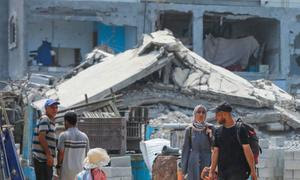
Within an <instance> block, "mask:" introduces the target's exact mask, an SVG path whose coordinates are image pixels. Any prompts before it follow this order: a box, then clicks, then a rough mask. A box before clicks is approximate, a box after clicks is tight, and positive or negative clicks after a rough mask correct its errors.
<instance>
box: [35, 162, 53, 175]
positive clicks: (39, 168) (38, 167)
mask: <svg viewBox="0 0 300 180" xmlns="http://www.w3.org/2000/svg"><path fill="white" fill-rule="evenodd" d="M33 165H34V171H35V176H36V180H52V176H53V168H52V167H50V166H48V165H47V162H40V161H38V160H37V159H35V158H33Z"/></svg>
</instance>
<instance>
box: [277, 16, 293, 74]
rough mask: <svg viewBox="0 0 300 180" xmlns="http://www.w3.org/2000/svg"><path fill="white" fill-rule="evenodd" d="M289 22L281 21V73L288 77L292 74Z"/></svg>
mask: <svg viewBox="0 0 300 180" xmlns="http://www.w3.org/2000/svg"><path fill="white" fill-rule="evenodd" d="M287 22H288V20H285V19H281V21H280V49H281V51H280V62H279V64H280V73H281V74H282V75H283V76H284V77H287V76H288V75H289V72H290V63H291V62H290V61H291V60H290V59H291V58H290V40H289V39H290V38H289V35H290V32H289V25H288V23H287ZM292 43H293V42H292Z"/></svg>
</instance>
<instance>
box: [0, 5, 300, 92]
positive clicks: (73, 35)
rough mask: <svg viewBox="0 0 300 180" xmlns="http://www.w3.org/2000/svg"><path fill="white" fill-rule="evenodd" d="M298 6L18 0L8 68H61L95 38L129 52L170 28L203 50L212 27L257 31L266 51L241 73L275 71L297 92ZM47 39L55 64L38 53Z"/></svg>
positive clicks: (229, 34) (237, 33)
mask: <svg viewBox="0 0 300 180" xmlns="http://www.w3.org/2000/svg"><path fill="white" fill-rule="evenodd" d="M299 6H300V3H296V2H294V1H293V2H292V1H283V0H282V1H278V0H276V1H275V0H274V1H272V0H269V1H266V0H252V1H248V0H240V1H233V0H232V1H231V0H229V1H228V0H227V1H225V0H224V1H220V0H215V1H214V0H213V1H212V0H199V1H192V0H185V1H183V0H164V1H157V0H142V1H137V0H123V1H122V0H118V1H103V0H93V1H91V0H89V1H88V0H87V1H76V0H56V1H52V0H42V1H41V0H26V1H24V0H11V1H9V10H8V16H9V17H7V18H6V19H8V20H9V21H8V22H6V23H8V24H7V26H8V27H12V28H10V30H9V31H8V32H9V33H8V37H9V38H10V39H9V38H8V41H9V42H8V46H9V47H8V57H9V58H8V60H7V62H6V63H7V71H8V72H9V77H10V78H12V79H17V78H20V77H22V76H24V74H25V73H26V72H28V71H34V72H39V71H41V70H46V71H49V72H52V73H53V74H57V73H59V72H60V71H62V72H63V71H65V70H67V69H69V68H71V67H72V66H74V65H77V64H79V63H80V62H81V61H82V59H84V57H85V54H86V53H88V52H90V51H91V50H92V49H93V48H94V47H96V46H102V47H103V48H104V49H109V50H110V51H112V52H114V53H118V52H122V51H125V50H127V49H130V48H132V47H133V46H134V45H135V44H136V43H138V41H139V38H140V37H141V36H142V34H143V33H150V32H153V31H156V30H160V29H164V28H167V29H170V30H171V31H172V32H173V34H174V35H175V37H177V38H179V39H180V40H181V41H182V42H183V43H184V44H185V45H186V46H187V47H188V48H190V49H191V50H193V51H194V52H196V53H197V54H199V55H204V54H205V52H204V50H205V47H204V46H205V39H206V37H207V35H209V34H212V35H213V36H215V37H222V38H226V39H237V38H240V37H245V36H253V37H254V38H255V39H256V40H257V42H258V43H259V45H260V52H261V56H260V57H261V58H260V60H259V61H257V62H254V64H252V66H250V65H249V66H248V67H247V68H246V69H243V70H239V71H238V72H236V73H237V74H239V75H241V76H243V77H245V78H247V79H249V80H255V79H260V78H266V79H270V80H272V81H273V82H275V84H277V85H278V86H280V87H281V88H283V89H285V90H287V91H289V92H291V93H296V89H297V86H298V84H300V78H299V77H300V28H299V27H300V13H299V9H297V7H299ZM1 12H2V11H1ZM0 23H5V21H3V20H2V21H1V20H0ZM14 25H15V28H13V27H14ZM11 29H15V30H16V31H12V30H11ZM12 33H14V35H12ZM13 37H14V38H13ZM0 38H1V37H0ZM14 40H15V42H14ZM43 42H49V43H50V44H51V52H52V55H53V54H54V55H53V57H52V61H51V62H52V64H53V65H51V66H50V67H43V63H39V62H36V61H35V60H34V58H32V57H34V54H35V53H36V52H37V51H40V50H41V47H42V45H43ZM1 47H2V46H0V51H1ZM4 48H5V47H4V46H3V47H2V49H4ZM2 62H4V60H2V59H1V63H2ZM4 63H5V62H4ZM41 65H42V67H41ZM261 67H263V69H264V71H261V69H260V68H261ZM1 68H4V69H5V68H6V66H1ZM299 88H300V86H299Z"/></svg>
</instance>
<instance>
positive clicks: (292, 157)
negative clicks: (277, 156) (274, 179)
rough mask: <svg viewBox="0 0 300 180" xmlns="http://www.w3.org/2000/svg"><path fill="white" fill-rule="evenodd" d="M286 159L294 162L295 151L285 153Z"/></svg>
mask: <svg viewBox="0 0 300 180" xmlns="http://www.w3.org/2000/svg"><path fill="white" fill-rule="evenodd" d="M284 159H285V160H293V159H294V152H293V151H284Z"/></svg>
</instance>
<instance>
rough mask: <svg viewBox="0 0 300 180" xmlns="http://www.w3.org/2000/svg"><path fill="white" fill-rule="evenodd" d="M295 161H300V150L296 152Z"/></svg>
mask: <svg viewBox="0 0 300 180" xmlns="http://www.w3.org/2000/svg"><path fill="white" fill-rule="evenodd" d="M294 159H295V160H300V150H297V151H294Z"/></svg>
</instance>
